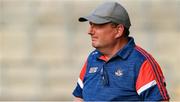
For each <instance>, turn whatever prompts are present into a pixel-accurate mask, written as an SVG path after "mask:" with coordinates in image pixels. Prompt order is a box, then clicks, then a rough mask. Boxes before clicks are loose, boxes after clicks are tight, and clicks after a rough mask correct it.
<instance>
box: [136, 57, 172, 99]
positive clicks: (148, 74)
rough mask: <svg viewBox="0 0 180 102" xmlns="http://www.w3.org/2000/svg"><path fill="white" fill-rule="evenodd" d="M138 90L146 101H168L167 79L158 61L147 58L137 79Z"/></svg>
mask: <svg viewBox="0 0 180 102" xmlns="http://www.w3.org/2000/svg"><path fill="white" fill-rule="evenodd" d="M136 91H137V93H138V95H139V96H140V97H141V98H142V100H145V101H160V100H161V101H168V100H169V96H168V93H167V90H166V85H165V79H164V76H163V73H162V71H161V68H160V66H159V65H158V63H157V62H156V61H155V60H154V59H153V60H145V61H144V62H143V64H142V65H141V68H140V71H139V74H138V78H137V81H136Z"/></svg>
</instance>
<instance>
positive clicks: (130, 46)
mask: <svg viewBox="0 0 180 102" xmlns="http://www.w3.org/2000/svg"><path fill="white" fill-rule="evenodd" d="M128 39H129V41H128V43H127V44H126V45H125V46H124V47H123V48H122V49H120V50H119V51H118V52H117V54H116V55H118V56H120V57H121V58H122V59H126V58H127V57H128V56H129V55H130V54H131V52H132V51H133V49H134V46H135V42H134V38H133V37H129V38H128Z"/></svg>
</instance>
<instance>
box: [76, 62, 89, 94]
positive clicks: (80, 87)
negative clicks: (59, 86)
mask: <svg viewBox="0 0 180 102" xmlns="http://www.w3.org/2000/svg"><path fill="white" fill-rule="evenodd" d="M86 67H87V61H86V62H85V64H84V66H83V68H82V70H81V72H80V75H79V78H78V81H77V86H76V87H75V89H74V91H73V95H74V96H75V97H80V98H83V95H82V90H83V86H84V84H83V81H84V76H85V73H86Z"/></svg>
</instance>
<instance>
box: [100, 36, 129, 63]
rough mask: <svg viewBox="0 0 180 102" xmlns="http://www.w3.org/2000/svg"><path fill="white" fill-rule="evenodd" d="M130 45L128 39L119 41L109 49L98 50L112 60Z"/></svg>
mask: <svg viewBox="0 0 180 102" xmlns="http://www.w3.org/2000/svg"><path fill="white" fill-rule="evenodd" d="M127 43H128V39H127V38H124V39H119V41H117V43H115V44H114V45H113V46H110V47H108V48H101V49H98V50H99V51H100V52H101V53H102V54H103V55H104V56H105V57H106V58H107V59H108V60H109V59H111V58H112V57H113V56H114V55H115V54H116V53H117V52H118V51H119V50H121V49H122V48H123V47H124V46H125V45H126V44H127Z"/></svg>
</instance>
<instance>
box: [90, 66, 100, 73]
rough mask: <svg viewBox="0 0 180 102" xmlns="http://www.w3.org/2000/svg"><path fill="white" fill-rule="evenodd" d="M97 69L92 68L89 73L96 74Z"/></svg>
mask: <svg viewBox="0 0 180 102" xmlns="http://www.w3.org/2000/svg"><path fill="white" fill-rule="evenodd" d="M97 69H98V67H91V68H90V70H89V73H96V72H97Z"/></svg>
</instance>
